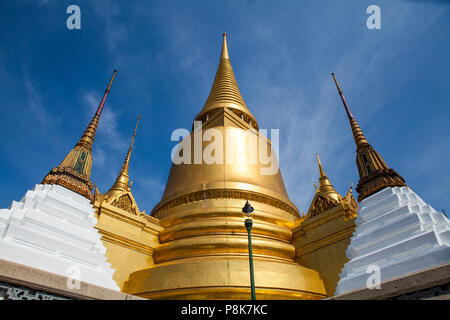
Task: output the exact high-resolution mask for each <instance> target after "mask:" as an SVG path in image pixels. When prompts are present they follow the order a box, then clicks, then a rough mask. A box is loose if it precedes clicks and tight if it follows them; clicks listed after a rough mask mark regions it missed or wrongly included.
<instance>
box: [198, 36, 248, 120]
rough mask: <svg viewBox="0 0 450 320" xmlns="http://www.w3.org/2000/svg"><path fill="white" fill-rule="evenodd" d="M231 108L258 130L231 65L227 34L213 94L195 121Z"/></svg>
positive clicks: (224, 38) (212, 90)
mask: <svg viewBox="0 0 450 320" xmlns="http://www.w3.org/2000/svg"><path fill="white" fill-rule="evenodd" d="M224 107H227V108H230V109H231V110H232V111H233V112H234V113H235V114H237V115H238V116H239V117H242V118H243V119H244V120H245V121H246V122H247V123H248V122H250V121H251V123H252V125H253V126H254V127H255V128H257V122H256V119H255V117H254V116H253V115H252V113H251V112H250V110H249V109H248V108H247V105H246V104H245V102H244V99H243V98H242V95H241V93H240V91H239V87H238V85H237V82H236V78H235V76H234V72H233V68H232V67H231V63H230V56H229V53H228V45H227V34H226V33H224V34H223V43H222V52H221V55H220V62H219V67H218V68H217V73H216V77H215V79H214V83H213V85H212V88H211V92H210V94H209V96H208V99H207V100H206V103H205V105H204V106H203V109H202V111H201V112H200V113H199V114H198V115H197V117H196V118H195V120H202V117H203V116H204V115H205V114H207V113H211V111H213V110H216V109H219V108H224Z"/></svg>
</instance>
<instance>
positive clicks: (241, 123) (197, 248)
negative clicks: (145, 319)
mask: <svg viewBox="0 0 450 320" xmlns="http://www.w3.org/2000/svg"><path fill="white" fill-rule="evenodd" d="M202 133H204V134H203V135H202ZM221 138H223V140H222V141H220V140H221ZM254 141H259V143H257V144H256V145H255V143H254ZM213 142H214V143H215V148H211V145H212V144H213ZM261 142H263V143H261ZM264 144H265V145H264ZM178 147H179V149H178V150H177V153H176V156H175V157H174V161H173V163H172V167H171V170H170V174H169V178H168V181H167V185H166V188H165V191H164V194H163V196H162V199H161V201H160V202H159V203H158V204H157V205H156V206H155V208H154V209H153V210H152V213H151V215H152V216H153V217H154V218H156V219H158V220H159V223H160V225H161V226H162V227H164V230H162V231H161V232H160V233H159V241H160V244H159V245H158V246H157V247H156V248H155V249H154V252H153V260H154V265H153V266H150V267H148V268H145V269H142V270H139V271H136V272H133V273H131V274H130V275H129V277H128V281H126V282H125V284H124V287H123V291H124V292H127V293H130V294H135V295H139V296H142V297H145V298H150V299H249V298H250V274H249V260H248V240H247V231H246V229H245V226H244V218H243V214H242V207H243V206H244V204H245V202H246V200H249V201H250V203H251V204H252V206H253V207H254V208H255V211H254V215H253V229H252V239H253V240H252V243H253V257H254V272H255V284H256V298H257V299H321V298H323V297H325V296H326V293H325V288H324V285H323V282H322V280H321V279H320V277H319V274H318V272H317V271H315V270H312V269H309V268H306V267H304V266H302V265H300V264H299V263H297V262H295V261H294V259H295V254H296V252H295V248H294V246H293V242H292V232H291V228H292V227H294V226H295V225H296V224H297V223H298V221H299V219H300V214H299V212H298V209H297V208H296V206H295V205H294V204H293V203H292V202H291V201H290V200H289V197H288V195H287V192H286V189H285V186H284V182H283V179H282V177H281V173H280V171H279V170H278V163H277V160H276V157H275V152H273V150H272V147H271V142H270V141H269V140H268V139H266V138H265V137H264V136H263V135H262V134H260V132H259V129H258V124H257V121H256V119H255V117H254V116H253V115H252V114H251V112H250V111H249V109H248V108H247V106H246V104H245V102H244V100H243V98H242V96H241V94H240V92H239V89H238V86H237V83H236V79H235V77H234V73H233V69H232V68H231V64H230V60H229V55H228V49H227V42H226V34H224V38H223V48H222V54H221V58H220V63H219V67H218V70H217V74H216V77H215V80H214V83H213V86H212V89H211V93H210V95H209V97H208V99H207V101H206V103H205V105H204V107H203V109H202V110H201V112H200V113H199V114H198V115H197V117H196V118H195V122H194V125H193V130H192V132H191V133H190V135H188V136H186V137H185V138H184V139H183V141H182V142H181V143H180V144H179V145H178ZM199 154H200V155H205V154H209V155H210V159H208V157H206V158H204V159H203V158H202V157H200V159H198V155H199ZM258 154H259V155H260V154H265V155H267V156H268V157H270V160H271V161H270V162H267V161H266V162H264V161H259V160H258V161H254V160H255V158H258V157H256V155H258ZM180 158H182V159H183V161H181V162H180V161H178V160H180ZM211 158H212V160H211ZM222 160H223V161H222ZM263 162H264V163H263ZM273 168H276V169H275V170H273Z"/></svg>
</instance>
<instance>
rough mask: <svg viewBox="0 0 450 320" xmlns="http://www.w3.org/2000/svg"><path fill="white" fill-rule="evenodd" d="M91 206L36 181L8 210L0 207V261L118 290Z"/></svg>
mask: <svg viewBox="0 0 450 320" xmlns="http://www.w3.org/2000/svg"><path fill="white" fill-rule="evenodd" d="M96 224H97V218H96V217H95V209H94V208H93V206H92V204H91V203H90V201H89V200H88V199H86V198H84V197H83V196H81V195H79V194H78V193H75V192H73V191H71V190H69V189H66V188H64V187H62V186H59V185H48V184H46V185H41V184H38V185H36V186H35V187H34V189H33V190H29V191H28V192H27V193H26V194H25V196H24V197H23V198H22V200H21V201H19V202H17V201H13V202H12V204H11V206H10V208H9V209H0V259H4V260H9V261H12V262H16V263H20V264H23V265H27V266H30V267H33V268H37V269H41V270H44V271H48V272H52V273H56V274H59V275H62V276H66V277H69V276H71V275H73V274H72V272H73V268H74V267H73V266H76V267H78V268H79V271H80V279H79V280H81V281H84V282H88V283H91V284H94V285H97V286H101V287H105V288H109V289H113V290H117V291H119V290H120V288H119V287H118V286H117V284H116V282H115V281H114V280H113V279H112V276H113V274H114V272H115V271H114V270H113V269H112V268H111V264H110V263H108V262H106V256H105V252H106V248H105V247H104V245H103V243H102V242H101V240H100V238H101V236H100V234H98V230H97V229H95V228H94V226H95V225H96Z"/></svg>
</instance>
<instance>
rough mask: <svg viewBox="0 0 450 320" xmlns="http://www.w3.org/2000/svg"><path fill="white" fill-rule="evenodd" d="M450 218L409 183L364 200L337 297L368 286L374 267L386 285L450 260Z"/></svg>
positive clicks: (348, 250)
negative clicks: (428, 202) (429, 202)
mask: <svg viewBox="0 0 450 320" xmlns="http://www.w3.org/2000/svg"><path fill="white" fill-rule="evenodd" d="M449 246H450V221H449V220H448V219H447V218H446V217H445V216H444V215H443V214H442V213H440V212H437V211H436V210H434V209H433V208H432V207H431V206H429V205H428V204H426V203H425V202H424V201H423V200H422V199H421V198H420V197H419V196H418V195H417V194H415V193H414V191H412V190H411V189H410V188H408V187H400V188H399V187H394V188H390V187H389V188H384V189H383V190H381V191H379V192H377V193H375V194H373V195H371V196H370V197H368V198H366V199H364V200H363V201H361V203H360V206H359V211H358V216H357V218H356V229H355V231H354V233H353V236H352V238H351V242H350V245H349V246H348V248H347V251H346V253H347V257H348V258H349V259H350V261H349V262H347V263H346V264H345V265H344V268H343V269H342V271H341V274H340V276H339V278H340V280H339V282H338V286H337V288H336V292H335V295H338V294H343V293H346V292H349V291H353V290H358V289H362V288H366V286H367V279H368V278H369V276H371V275H372V274H373V273H372V272H371V273H367V272H368V269H367V268H368V267H369V266H370V265H376V266H378V267H379V268H380V273H381V283H383V282H385V281H388V280H392V279H395V278H399V277H403V276H406V275H408V274H411V273H414V272H418V271H421V270H424V269H427V268H431V267H434V266H438V265H441V264H445V263H448V262H450V247H449Z"/></svg>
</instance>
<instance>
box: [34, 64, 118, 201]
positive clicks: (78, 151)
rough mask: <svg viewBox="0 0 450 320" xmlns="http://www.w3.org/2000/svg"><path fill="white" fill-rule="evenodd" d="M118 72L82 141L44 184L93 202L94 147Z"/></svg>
mask: <svg viewBox="0 0 450 320" xmlns="http://www.w3.org/2000/svg"><path fill="white" fill-rule="evenodd" d="M116 72H117V71H116V70H114V72H113V75H112V77H111V80H110V82H109V85H108V87H107V89H106V91H105V94H104V95H103V98H102V101H101V102H100V105H99V107H98V108H97V111H96V113H95V115H94V117H93V118H92V120H91V122H90V123H89V125H88V127H87V128H86V130H85V131H84V133H83V135H82V136H81V138H80V140H79V141H78V143H77V144H76V145H75V147H74V148H73V149H72V150H71V151H70V152H69V154H68V155H67V156H66V157H65V158H64V160H63V161H62V162H61V164H60V165H59V166H57V167H54V168H53V169H52V170H51V171H50V172H49V173H48V174H47V176H45V178H44V179H43V180H42V182H41V183H42V184H59V185H61V186H63V187H66V188H68V189H70V190H72V191H75V192H77V193H79V194H81V195H83V196H84V197H86V198H88V199H89V200H93V198H94V196H93V195H92V193H91V190H92V188H93V185H92V182H91V181H90V177H91V168H92V153H91V151H92V145H93V143H94V138H95V133H96V132H97V127H98V122H99V121H100V115H101V113H102V111H103V107H104V106H105V102H106V98H107V96H108V94H109V91H110V89H111V85H112V82H113V80H114V76H115V75H116Z"/></svg>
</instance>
